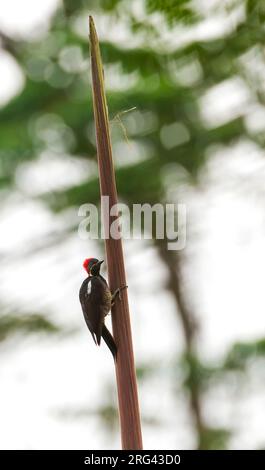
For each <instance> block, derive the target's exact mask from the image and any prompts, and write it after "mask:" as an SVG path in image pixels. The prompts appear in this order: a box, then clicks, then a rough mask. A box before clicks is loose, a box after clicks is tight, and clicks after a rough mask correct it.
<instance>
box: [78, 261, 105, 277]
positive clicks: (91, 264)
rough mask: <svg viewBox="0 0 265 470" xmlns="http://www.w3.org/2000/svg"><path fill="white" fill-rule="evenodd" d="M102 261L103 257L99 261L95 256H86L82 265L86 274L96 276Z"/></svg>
mask: <svg viewBox="0 0 265 470" xmlns="http://www.w3.org/2000/svg"><path fill="white" fill-rule="evenodd" d="M103 261H104V259H103V260H102V261H99V260H98V259H96V258H87V259H85V261H84V262H83V267H84V268H85V270H86V272H87V274H88V275H91V276H97V275H98V274H99V271H100V266H101V264H102V263H103Z"/></svg>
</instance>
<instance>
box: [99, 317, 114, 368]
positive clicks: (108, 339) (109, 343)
mask: <svg viewBox="0 0 265 470" xmlns="http://www.w3.org/2000/svg"><path fill="white" fill-rule="evenodd" d="M101 335H102V338H103V339H104V341H105V343H106V345H107V346H108V348H109V349H110V350H111V353H112V355H113V358H114V361H116V357H117V346H116V344H115V341H114V339H113V337H112V335H111V333H110V332H109V330H108V328H107V327H106V325H103V327H102V333H101Z"/></svg>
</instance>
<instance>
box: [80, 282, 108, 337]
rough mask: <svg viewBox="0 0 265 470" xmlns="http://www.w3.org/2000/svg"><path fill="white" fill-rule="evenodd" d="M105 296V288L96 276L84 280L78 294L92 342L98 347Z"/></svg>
mask: <svg viewBox="0 0 265 470" xmlns="http://www.w3.org/2000/svg"><path fill="white" fill-rule="evenodd" d="M105 295H106V286H105V284H104V283H102V281H101V280H100V278H98V277H96V276H93V277H88V278H87V279H85V281H84V282H83V284H82V286H81V288H80V293H79V298H80V302H81V305H82V310H83V314H84V317H85V321H86V324H87V326H88V328H89V330H90V332H91V334H92V337H93V340H94V341H95V343H96V344H98V345H100V340H101V334H102V326H103V323H104V317H105V315H106V308H105Z"/></svg>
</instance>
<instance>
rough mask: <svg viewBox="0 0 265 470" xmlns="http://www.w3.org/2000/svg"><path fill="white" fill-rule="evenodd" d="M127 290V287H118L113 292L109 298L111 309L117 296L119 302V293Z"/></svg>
mask: <svg viewBox="0 0 265 470" xmlns="http://www.w3.org/2000/svg"><path fill="white" fill-rule="evenodd" d="M127 288H128V286H123V287H119V288H118V289H116V290H115V292H114V293H113V294H112V296H111V306H112V307H113V305H114V304H115V299H116V297H117V295H118V296H119V299H120V300H121V291H122V290H123V289H127Z"/></svg>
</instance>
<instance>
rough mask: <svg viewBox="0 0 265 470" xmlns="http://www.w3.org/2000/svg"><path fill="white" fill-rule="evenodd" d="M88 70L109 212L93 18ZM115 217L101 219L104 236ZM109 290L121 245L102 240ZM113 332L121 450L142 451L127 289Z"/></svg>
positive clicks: (122, 281)
mask: <svg viewBox="0 0 265 470" xmlns="http://www.w3.org/2000/svg"><path fill="white" fill-rule="evenodd" d="M89 31H90V47H91V69H92V88H93V103H94V116H95V127H96V137H97V156H98V167H99V179H100V192H101V196H108V197H109V208H110V209H111V207H112V206H114V205H115V204H117V202H118V198H117V189H116V181H115V173H114V166H113V160H112V149H111V141H110V129H109V119H108V108H107V101H106V95H105V89H104V76H103V67H102V62H101V55H100V48H99V41H98V37H97V33H96V29H95V25H94V21H93V18H92V17H91V16H90V17H89ZM115 219H117V215H116V216H110V214H108V217H104V218H103V222H104V224H105V226H104V229H105V234H108V233H109V229H110V225H111V224H112V222H113V221H114V220H115ZM105 248H106V254H107V266H108V278H109V286H110V289H111V291H112V292H114V291H115V290H116V289H117V288H118V287H122V286H125V285H126V275H125V267H124V259H123V250H122V241H121V239H119V240H115V239H113V238H112V237H111V235H110V237H109V238H108V239H106V240H105ZM112 329H113V336H114V339H115V342H116V344H117V347H118V354H117V361H116V364H115V365H116V380H117V390H118V403H119V416H120V426H121V442H122V448H123V449H137V450H138V449H142V445H143V444H142V433H141V421H140V411H139V404H138V392H137V382H136V374H135V366H134V355H133V344H132V334H131V324H130V314H129V304H128V296H127V289H124V290H123V291H122V292H121V299H120V300H119V299H118V300H117V301H116V302H115V306H114V307H113V309H112Z"/></svg>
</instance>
